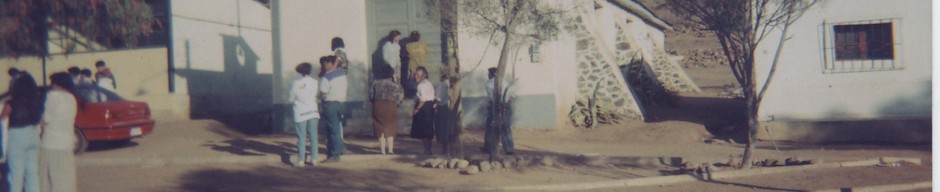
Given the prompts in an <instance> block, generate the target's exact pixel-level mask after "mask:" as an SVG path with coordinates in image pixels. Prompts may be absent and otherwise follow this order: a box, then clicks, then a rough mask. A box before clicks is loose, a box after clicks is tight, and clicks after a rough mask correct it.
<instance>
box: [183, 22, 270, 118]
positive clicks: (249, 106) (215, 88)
mask: <svg viewBox="0 0 940 192" xmlns="http://www.w3.org/2000/svg"><path fill="white" fill-rule="evenodd" d="M221 36H222V46H223V48H222V51H223V57H224V58H223V60H224V70H223V71H221V72H220V71H208V70H196V69H192V68H191V66H192V65H191V63H186V69H177V70H176V73H177V74H179V75H181V76H183V77H185V78H186V79H187V82H188V85H187V86H188V88H189V90H188V91H189V96H190V99H189V100H190V116H191V118H192V119H214V120H217V121H219V122H222V123H224V124H225V125H227V126H228V127H230V128H232V129H235V130H236V131H239V132H242V133H245V134H262V133H269V132H270V130H271V126H272V122H271V112H272V108H271V107H272V105H271V103H272V99H273V90H272V89H273V88H272V86H271V85H272V81H273V77H272V75H270V74H259V73H258V70H257V69H258V61H259V59H258V55H257V54H256V52H255V51H254V50H253V49H252V48H251V46H250V45H249V44H248V43H247V42H245V40H244V39H243V38H242V37H239V36H230V35H221ZM185 51H186V57H187V59H186V60H187V62H188V61H191V59H190V58H189V57H190V56H191V54H194V53H191V52H190V50H189V49H188V42H187V49H186V50H185Z"/></svg>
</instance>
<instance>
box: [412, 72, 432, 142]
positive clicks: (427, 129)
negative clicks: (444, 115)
mask: <svg viewBox="0 0 940 192" xmlns="http://www.w3.org/2000/svg"><path fill="white" fill-rule="evenodd" d="M427 75H428V71H427V69H425V68H424V67H418V68H417V69H416V70H415V80H416V81H418V92H417V95H416V96H417V97H415V101H416V102H417V105H416V106H415V111H414V113H412V115H413V117H412V123H411V138H415V139H421V141H422V143H423V144H424V153H425V154H428V155H430V154H431V140H432V139H434V108H433V102H434V99H435V98H434V86H432V85H431V81H428V79H427Z"/></svg>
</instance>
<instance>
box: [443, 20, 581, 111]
mask: <svg viewBox="0 0 940 192" xmlns="http://www.w3.org/2000/svg"><path fill="white" fill-rule="evenodd" d="M545 3H551V4H554V5H556V6H568V5H570V4H571V2H570V1H545ZM458 41H459V43H460V50H459V53H458V54H459V56H458V57H459V58H460V59H461V61H460V64H461V70H462V71H461V72H462V73H469V75H468V76H467V77H465V78H464V79H463V80H462V81H461V84H462V85H463V87H462V89H463V96H464V98H468V99H483V98H485V97H486V93H485V92H484V91H485V88H484V85H485V83H486V80H487V69H488V68H490V67H496V66H497V64H498V62H499V55H500V49H501V48H502V45H501V44H500V45H494V44H492V43H490V42H489V36H486V37H481V36H474V35H471V34H470V33H459V34H458ZM494 41H498V42H499V43H502V42H501V41H502V40H501V38H494ZM529 46H530V45H514V46H513V49H512V51H511V54H510V60H509V63H507V66H506V67H507V71H506V78H507V79H509V78H514V79H515V82H514V83H513V86H514V88H515V89H514V91H515V94H516V96H517V97H516V98H517V100H516V102H515V103H514V109H513V110H514V112H515V114H514V117H513V118H514V119H515V120H514V124H513V126H514V127H520V128H535V129H546V128H547V129H553V128H558V127H561V126H564V125H565V124H570V123H567V120H568V118H567V116H568V112H569V111H570V109H571V106H572V105H573V104H574V102H575V99H576V98H575V97H576V93H577V70H576V68H575V67H576V66H577V65H576V63H577V62H576V61H575V59H576V55H575V43H574V38H573V37H571V35H570V34H568V33H565V32H563V33H562V34H561V35H559V39H558V40H555V41H549V42H543V43H542V44H541V45H540V49H541V61H540V62H537V63H533V62H531V59H530V55H529ZM478 64H479V66H478ZM524 100H528V101H532V102H533V103H529V102H526V101H524ZM539 104H541V106H538V105H539ZM545 105H549V107H548V108H546V109H549V110H554V111H555V113H550V114H545V113H544V111H543V110H542V108H541V107H544V106H545ZM482 107H483V106H482V105H464V108H465V109H464V111H465V114H476V113H478V112H479V110H485V109H483V108H482ZM536 108H538V109H536ZM533 110H535V111H533ZM480 114H482V113H480ZM546 115H548V116H546ZM483 119H484V117H483V116H473V115H469V116H466V117H465V119H464V122H469V123H471V124H473V123H472V122H482V121H483ZM526 119H545V120H547V121H548V122H538V123H536V122H534V121H533V122H529V121H527V120H526Z"/></svg>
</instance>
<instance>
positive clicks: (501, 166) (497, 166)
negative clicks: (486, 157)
mask: <svg viewBox="0 0 940 192" xmlns="http://www.w3.org/2000/svg"><path fill="white" fill-rule="evenodd" d="M490 164H492V166H493V170H497V169H502V168H503V164H502V163H500V162H499V161H493V162H490Z"/></svg>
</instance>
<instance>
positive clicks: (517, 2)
mask: <svg viewBox="0 0 940 192" xmlns="http://www.w3.org/2000/svg"><path fill="white" fill-rule="evenodd" d="M426 2H429V5H436V6H437V7H435V6H430V7H432V8H437V10H439V11H440V12H438V14H439V15H440V16H441V17H442V18H449V19H450V21H458V20H459V21H460V23H461V24H460V27H459V29H460V31H462V32H464V31H465V32H468V33H470V34H471V35H474V36H479V37H485V36H490V39H491V43H493V44H496V45H498V46H501V49H500V54H499V61H498V64H497V67H496V68H497V75H496V77H495V90H500V91H495V92H494V94H493V96H494V99H493V100H492V101H490V102H492V104H491V106H493V108H494V110H493V112H494V113H491V114H489V115H491V117H492V118H490V119H492V121H493V122H487V123H488V124H492V125H501V124H502V123H503V122H505V121H508V119H506V118H505V114H506V112H507V110H510V108H509V107H510V106H509V103H507V102H505V99H503V97H505V96H504V95H505V93H506V91H507V89H504V88H503V87H506V86H507V85H503V83H502V82H503V79H505V78H506V67H507V63H508V61H509V57H511V56H512V54H511V53H512V50H513V49H519V48H520V47H521V46H520V45H525V44H530V43H540V42H543V41H551V40H555V39H557V38H558V35H559V33H561V32H562V25H561V24H562V20H563V15H564V11H563V10H562V9H560V8H558V7H556V6H552V5H549V4H547V3H546V2H543V1H539V0H442V1H426ZM442 5H449V6H450V7H451V8H452V9H451V11H452V12H447V13H445V12H443V10H444V9H443V8H441V7H442ZM453 8H455V9H453ZM453 10H456V11H453ZM457 15H459V17H457ZM446 25H456V22H454V23H449V24H446ZM443 28H449V29H450V30H455V31H453V32H456V29H458V27H456V26H444V27H443ZM494 35H495V36H494ZM493 37H499V38H501V39H502V40H500V41H492V39H494V38H493ZM514 46H515V47H514ZM452 67H453V66H452ZM498 127H500V126H498ZM500 128H502V127H500ZM497 133H502V131H497ZM499 137H505V136H504V135H500V136H499ZM497 151H498V150H491V151H490V159H491V160H495V159H496V158H498V152H497Z"/></svg>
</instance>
